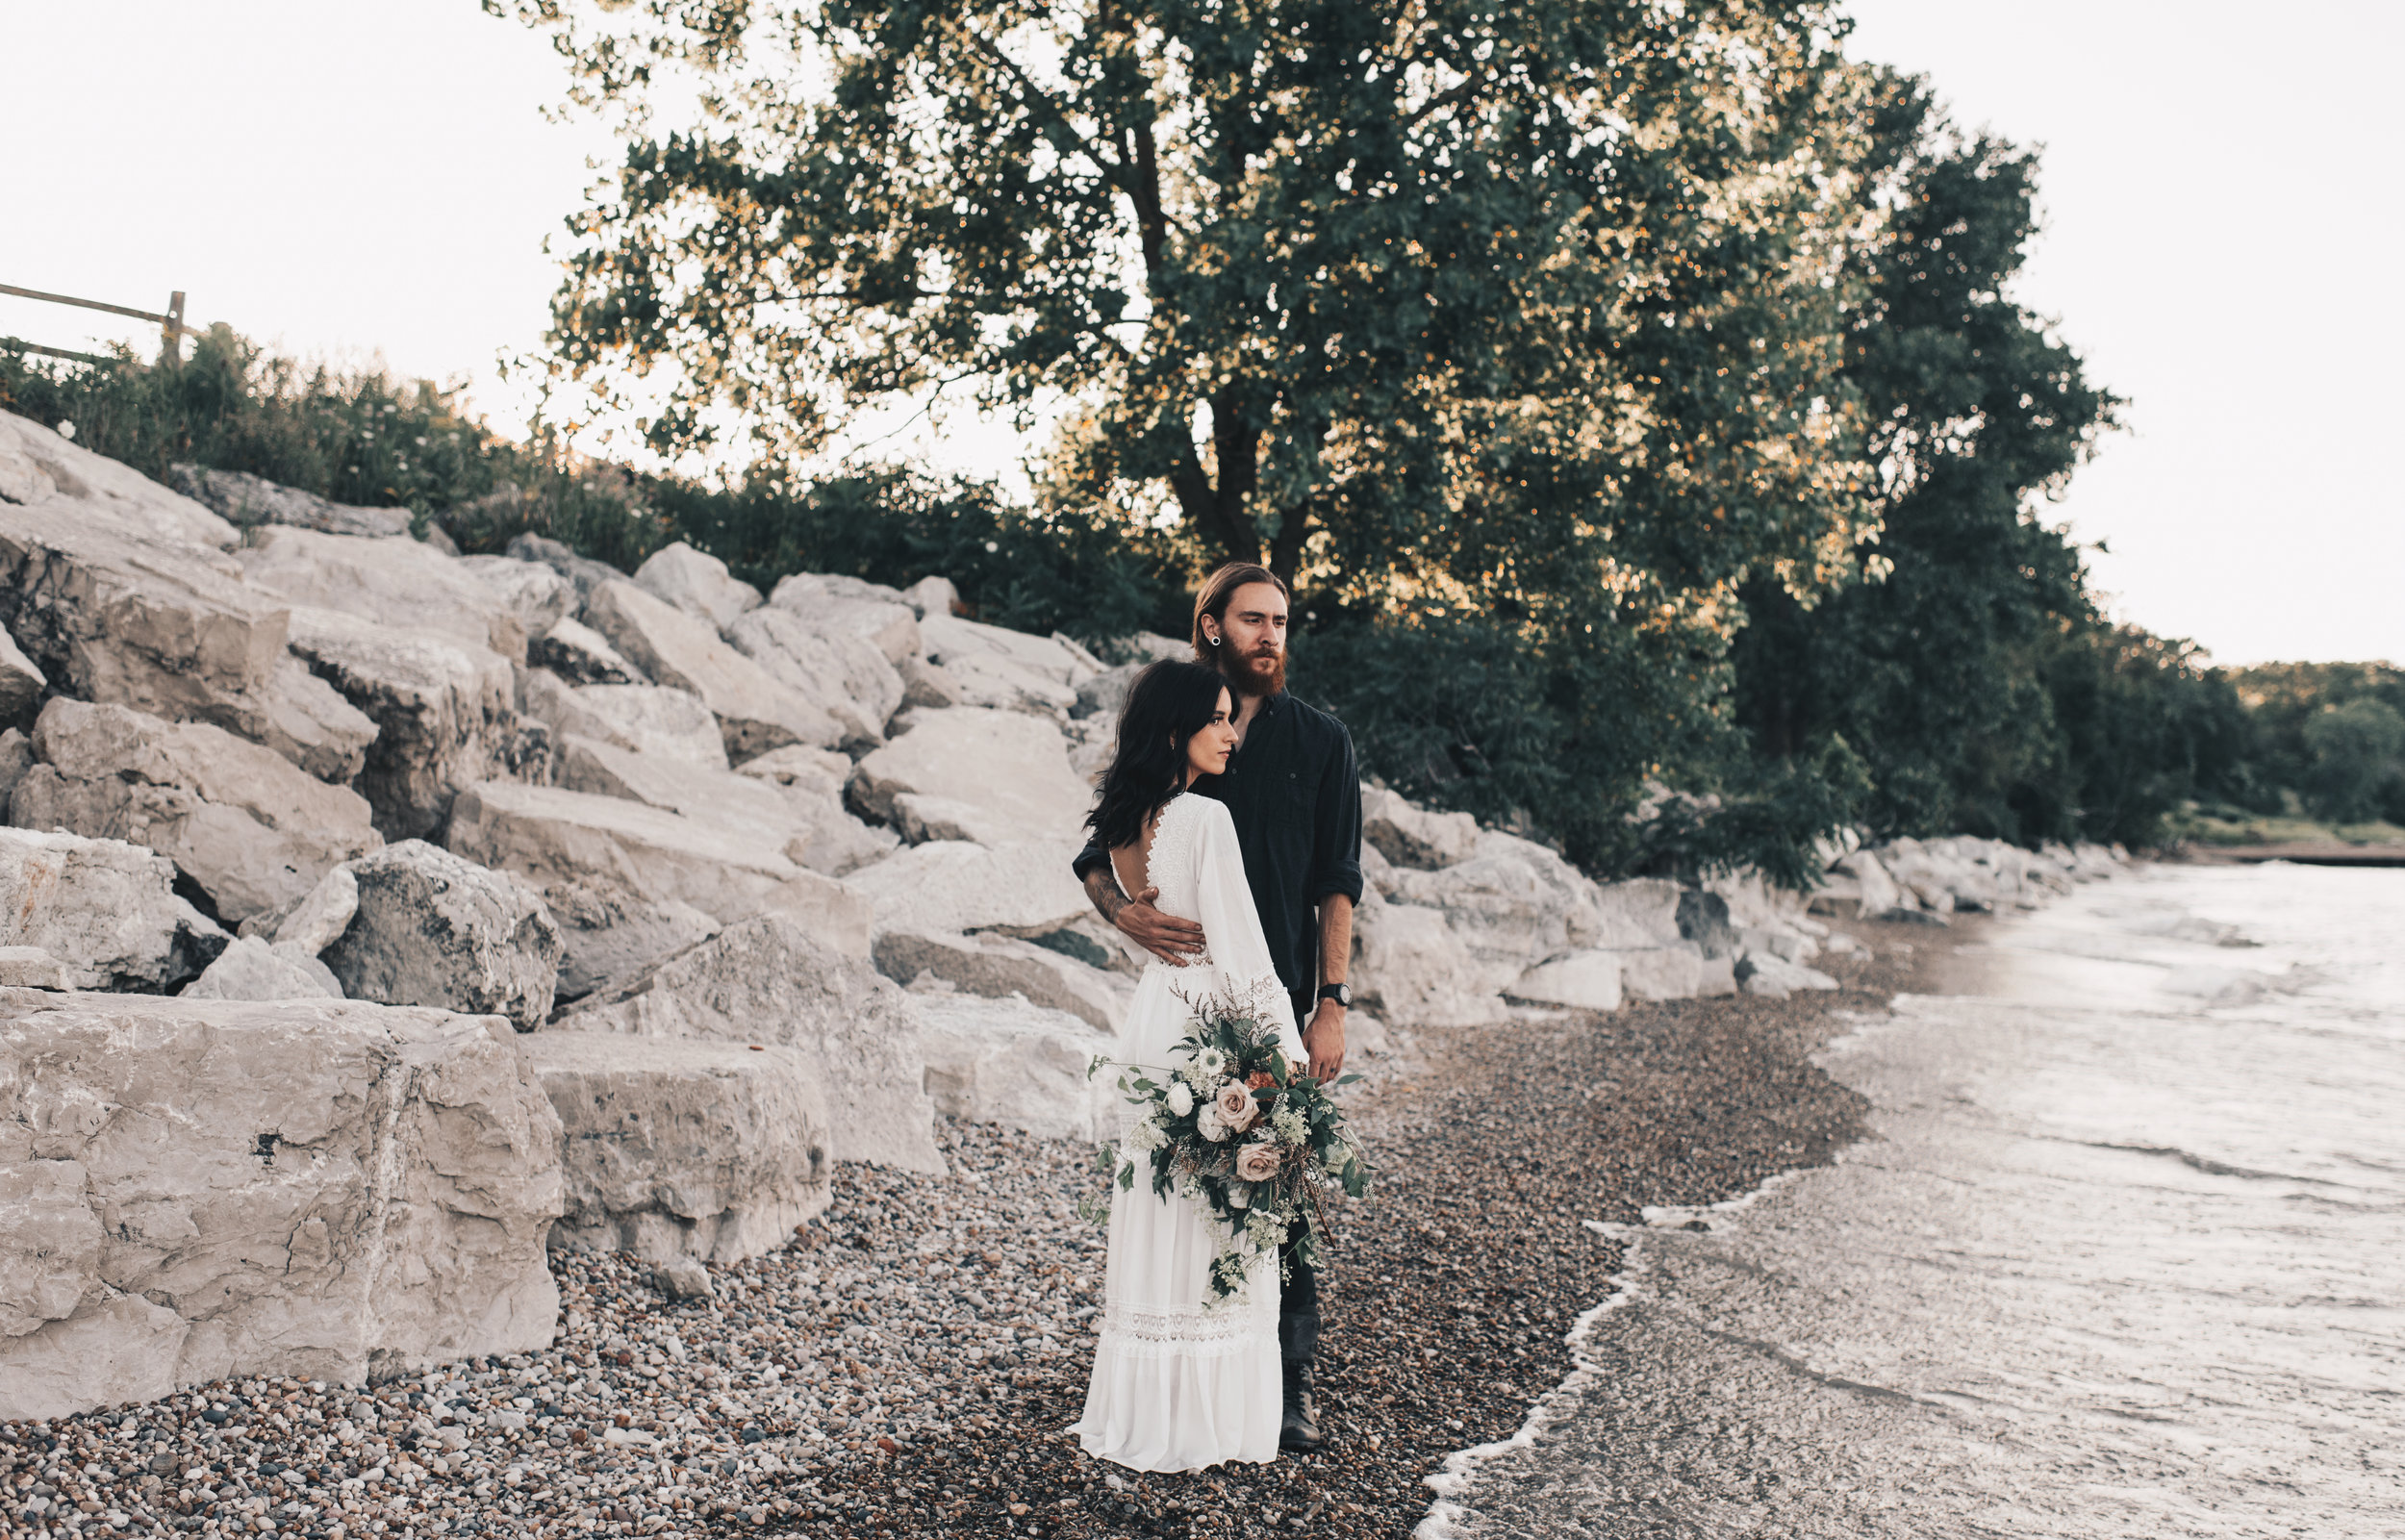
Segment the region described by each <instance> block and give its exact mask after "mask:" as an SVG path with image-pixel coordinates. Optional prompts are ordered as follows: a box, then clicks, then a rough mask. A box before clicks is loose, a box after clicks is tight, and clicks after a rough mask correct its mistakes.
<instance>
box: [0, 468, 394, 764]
mask: <svg viewBox="0 0 2405 1540" xmlns="http://www.w3.org/2000/svg"><path fill="white" fill-rule="evenodd" d="M106 463H107V464H111V465H114V461H112V462H106ZM118 468H119V469H120V470H122V469H124V467H118ZM126 473H127V474H129V475H130V474H132V472H130V471H128V472H126ZM136 479H138V480H139V479H140V478H139V477H138V478H136ZM45 485H46V483H45ZM144 485H148V483H144ZM176 501H178V502H183V503H186V504H187V506H189V507H190V508H192V509H193V510H194V511H195V512H196V513H197V514H199V515H200V516H201V517H203V518H208V519H210V520H212V521H214V522H215V523H216V524H217V525H219V526H220V527H221V528H223V529H226V530H231V529H232V527H233V526H231V525H228V524H225V523H224V521H223V520H222V519H217V518H216V517H215V515H213V514H208V513H207V512H206V511H205V510H201V509H200V508H199V506H198V505H197V504H192V503H190V502H189V500H188V499H183V498H178V499H176ZM121 507H122V504H120V503H101V502H95V501H93V500H92V499H90V498H84V497H67V496H49V497H46V499H45V500H44V501H42V502H40V503H38V504H37V505H35V506H32V507H24V506H18V505H16V504H13V503H10V502H5V501H0V622H5V624H6V627H7V630H8V632H9V635H10V636H11V638H12V639H13V641H14V642H15V644H16V645H17V646H18V647H20V648H21V649H23V653H24V656H25V658H26V659H27V660H28V661H29V662H30V663H31V664H32V665H33V666H35V667H36V668H37V669H39V670H40V672H41V673H42V675H43V676H44V678H46V679H47V681H48V682H49V686H50V688H52V689H54V690H56V691H57V692H58V693H59V694H65V695H71V696H73V697H74V698H76V699H78V700H90V701H98V702H102V703H105V704H111V705H120V706H131V707H133V708H134V709H135V710H137V711H143V712H148V713H149V714H150V715H152V716H154V717H161V718H165V720H169V721H206V722H214V723H215V724H216V725H217V726H220V727H223V728H226V729H227V730H229V731H231V732H235V733H239V734H241V736H242V737H244V738H247V739H250V740H251V741H252V742H254V743H259V744H265V745H266V746H267V747H269V748H272V749H274V750H275V751H276V752H277V753H279V754H282V755H283V756H284V757H285V758H287V759H289V760H291V762H292V763H293V764H295V765H298V766H300V767H301V769H303V770H307V771H309V772H310V773H311V774H313V775H316V776H318V777H319V778H321V779H324V780H331V781H344V780H348V779H349V778H350V777H351V776H353V775H355V774H357V773H358V771H359V768H360V764H361V759H362V755H363V754H364V752H365V750H366V748H367V745H368V743H369V742H370V741H371V740H372V739H373V738H374V737H375V735H376V728H375V724H374V723H373V722H371V721H369V720H367V718H366V717H365V716H363V715H362V714H361V713H360V712H359V711H357V710H356V709H354V708H353V707H351V706H349V705H347V704H346V703H345V702H344V701H343V700H342V697H341V696H340V695H338V694H336V693H335V692H334V690H333V689H332V688H331V687H329V686H328V685H326V684H325V683H324V682H323V681H321V680H318V679H316V678H313V677H312V676H311V675H310V673H309V671H308V669H305V668H303V667H302V666H301V664H300V663H299V662H298V661H297V660H296V659H294V658H293V657H292V656H291V654H290V653H289V652H288V651H287V650H286V647H285V643H286V640H287V638H288V635H289V630H290V625H291V616H290V614H289V612H288V610H287V608H286V607H285V606H284V605H283V604H281V603H279V602H277V601H276V600H275V599H274V598H272V597H271V596H270V595H268V594H266V593H260V592H258V591H257V590H255V589H253V588H251V587H250V586H249V585H248V584H247V583H245V582H243V581H242V569H241V563H239V562H237V561H236V560H235V559H234V558H233V557H231V556H228V555H226V554H225V553H223V552H222V551H219V550H217V549H215V547H214V546H212V545H204V544H183V543H169V542H167V541H166V537H165V534H164V533H155V534H154V535H153V536H152V538H138V537H137V536H135V535H131V534H128V533H126V532H125V530H124V528H122V527H120V523H119V521H115V520H113V519H112V518H110V517H109V515H110V513H111V512H112V510H114V509H120V508H121ZM163 522H165V523H166V524H167V525H168V526H169V527H171V524H172V521H163ZM141 527H142V528H144V529H145V530H149V529H150V527H151V526H149V525H147V524H145V525H143V526H141Z"/></svg>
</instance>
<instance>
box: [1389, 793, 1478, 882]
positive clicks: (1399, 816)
mask: <svg viewBox="0 0 2405 1540" xmlns="http://www.w3.org/2000/svg"><path fill="white" fill-rule="evenodd" d="M1361 838H1362V839H1364V840H1367V841H1368V842H1369V843H1370V844H1372V845H1374V846H1378V849H1379V853H1380V854H1381V855H1383V856H1385V858H1386V859H1387V860H1389V861H1391V862H1393V863H1394V864H1395V865H1396V866H1399V867H1416V868H1419V869H1422V870H1425V871H1435V870H1436V869H1437V868H1440V867H1449V866H1452V865H1453V864H1454V863H1456V862H1457V861H1467V860H1468V859H1470V857H1471V856H1472V855H1473V854H1475V853H1476V852H1477V848H1478V820H1476V819H1474V818H1472V817H1470V815H1469V814H1467V813H1431V812H1429V811H1428V810H1427V809H1425V808H1420V807H1415V806H1413V805H1412V804H1411V803H1409V802H1407V801H1405V800H1404V799H1403V798H1402V797H1401V796H1399V795H1396V794H1394V793H1393V792H1390V791H1387V790H1385V789H1384V788H1382V787H1377V786H1365V787H1363V788H1362V789H1361Z"/></svg>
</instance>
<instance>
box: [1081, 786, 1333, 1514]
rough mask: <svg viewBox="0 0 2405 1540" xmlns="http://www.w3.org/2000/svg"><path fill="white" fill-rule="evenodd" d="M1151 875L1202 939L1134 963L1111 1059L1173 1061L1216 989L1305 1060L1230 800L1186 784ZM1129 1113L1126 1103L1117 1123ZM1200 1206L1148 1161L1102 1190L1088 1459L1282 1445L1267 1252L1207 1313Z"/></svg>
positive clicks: (1205, 1236)
mask: <svg viewBox="0 0 2405 1540" xmlns="http://www.w3.org/2000/svg"><path fill="white" fill-rule="evenodd" d="M1146 879H1147V880H1148V881H1149V882H1150V883H1151V884H1152V886H1153V887H1155V888H1157V889H1159V890H1160V896H1159V897H1158V899H1157V900H1156V903H1157V905H1158V907H1159V908H1160V909H1161V910H1162V912H1163V913H1166V914H1172V915H1177V916H1178V917H1180V918H1182V919H1186V920H1194V921H1201V923H1202V937H1203V942H1204V946H1205V948H1206V949H1205V951H1204V953H1203V955H1202V957H1201V958H1200V959H1198V960H1197V961H1196V962H1194V963H1191V964H1189V965H1187V966H1186V967H1183V968H1173V967H1171V966H1170V965H1168V964H1166V963H1162V962H1158V961H1155V962H1152V963H1151V964H1149V965H1148V966H1147V967H1146V968H1145V970H1144V980H1143V982H1142V983H1140V984H1138V985H1137V986H1136V997H1135V1000H1134V1003H1133V1004H1132V1005H1130V1006H1129V1007H1128V1011H1127V1025H1126V1027H1125V1028H1123V1029H1122V1031H1121V1033H1120V1039H1119V1051H1118V1053H1117V1055H1116V1056H1117V1058H1118V1059H1119V1060H1120V1061H1121V1062H1122V1063H1125V1064H1130V1065H1150V1066H1158V1067H1160V1068H1163V1069H1166V1068H1168V1067H1169V1066H1170V1065H1171V1063H1172V1059H1171V1056H1170V1053H1171V1048H1172V1047H1173V1045H1175V1044H1176V1043H1177V1040H1178V1039H1179V1038H1182V1037H1184V1036H1185V1035H1186V1032H1187V1030H1188V1023H1189V1022H1191V1020H1192V1018H1193V1011H1192V1010H1191V1009H1190V1008H1189V1006H1188V1005H1187V1003H1186V1001H1187V1000H1189V999H1191V1000H1195V1001H1202V1000H1204V999H1207V998H1210V997H1214V996H1216V997H1218V998H1220V999H1223V1000H1227V1001H1229V1002H1232V1003H1234V1004H1235V1005H1237V1006H1238V1007H1239V1008H1240V1009H1243V1010H1247V1011H1251V1012H1258V1013H1262V1015H1263V1017H1264V1018H1265V1019H1267V1020H1270V1021H1274V1022H1278V1023H1279V1025H1278V1032H1279V1036H1280V1037H1281V1038H1283V1039H1284V1042H1285V1048H1286V1052H1287V1054H1288V1055H1289V1056H1291V1057H1292V1058H1293V1059H1295V1060H1296V1061H1297V1062H1298V1063H1300V1062H1301V1061H1302V1059H1303V1056H1304V1055H1303V1039H1302V1036H1301V1034H1300V1033H1298V1032H1297V1031H1296V1030H1295V1022H1294V1007H1293V1004H1292V1002H1291V1001H1290V1000H1289V999H1288V998H1287V996H1286V990H1285V986H1284V985H1283V984H1280V983H1279V982H1278V973H1277V971H1276V970H1275V969H1274V968H1272V967H1271V966H1270V956H1269V944H1268V942H1267V941H1265V940H1263V939H1262V935H1261V920H1260V916H1259V915H1258V914H1257V913H1256V912H1255V911H1254V909H1253V891H1252V889H1250V888H1248V887H1247V886H1246V885H1245V880H1244V857H1243V856H1242V855H1241V854H1240V853H1239V852H1238V850H1237V848H1236V826H1235V824H1234V823H1233V822H1232V821H1231V820H1229V818H1228V809H1227V808H1226V807H1225V806H1224V805H1222V804H1221V803H1219V802H1215V801H1213V800H1211V799H1210V798H1209V797H1206V796H1197V795H1193V794H1191V793H1188V794H1186V795H1181V796H1178V797H1177V799H1175V800H1174V801H1172V802H1171V803H1170V804H1169V806H1168V807H1167V808H1165V809H1163V810H1162V812H1161V818H1160V823H1159V824H1158V826H1157V827H1156V828H1155V830H1154V832H1153V835H1152V854H1151V857H1150V860H1149V864H1148V868H1147V871H1146ZM1181 996H1182V997H1184V998H1180V997H1181ZM1103 1073H1112V1072H1110V1071H1108V1070H1105V1071H1104V1072H1103ZM1133 1123H1134V1113H1133V1110H1132V1109H1130V1110H1129V1112H1128V1114H1127V1118H1126V1120H1125V1123H1124V1124H1123V1128H1122V1132H1123V1133H1124V1132H1125V1129H1126V1126H1131V1125H1132V1124H1133ZM1208 1215H1209V1211H1208V1209H1207V1208H1205V1207H1202V1206H1201V1205H1198V1204H1196V1203H1194V1202H1191V1201H1189V1200H1187V1199H1182V1198H1179V1197H1177V1196H1176V1194H1174V1193H1173V1194H1171V1195H1170V1196H1168V1197H1165V1198H1164V1197H1156V1196H1155V1195H1154V1194H1153V1192H1152V1172H1151V1168H1150V1164H1149V1162H1147V1161H1146V1160H1144V1159H1143V1157H1138V1163H1137V1170H1136V1183H1135V1187H1134V1188H1133V1190H1131V1191H1127V1192H1122V1191H1119V1190H1117V1189H1114V1190H1113V1192H1112V1195H1111V1222H1110V1261H1109V1272H1108V1275H1107V1277H1106V1279H1105V1283H1104V1288H1103V1303H1102V1330H1101V1342H1100V1344H1098V1345H1097V1347H1096V1348H1095V1351H1094V1378H1093V1380H1092V1382H1091V1383H1090V1384H1089V1385H1088V1386H1087V1388H1086V1398H1085V1415H1084V1416H1083V1417H1080V1418H1079V1419H1078V1420H1077V1422H1076V1425H1075V1426H1073V1427H1072V1428H1071V1431H1072V1432H1075V1433H1076V1434H1077V1435H1078V1439H1079V1442H1080V1443H1082V1444H1083V1445H1084V1446H1085V1452H1087V1453H1089V1454H1091V1455H1093V1456H1094V1457H1095V1458H1097V1459H1104V1460H1109V1461H1111V1462H1113V1463H1114V1464H1118V1465H1124V1466H1127V1467H1128V1468H1130V1469H1132V1470H1138V1471H1193V1470H1200V1469H1202V1467H1204V1466H1206V1465H1216V1464H1218V1463H1220V1462H1221V1461H1223V1460H1245V1461H1250V1462H1252V1463H1253V1464H1264V1463H1266V1462H1268V1461H1270V1460H1274V1459H1276V1458H1277V1457H1278V1422H1279V1418H1280V1416H1281V1414H1282V1411H1283V1398H1282V1390H1281V1383H1280V1378H1279V1371H1278V1260H1277V1258H1276V1257H1274V1256H1269V1255H1263V1256H1261V1257H1260V1258H1258V1259H1256V1261H1255V1262H1254V1264H1253V1271H1252V1276H1251V1278H1250V1281H1249V1282H1248V1285H1247V1287H1246V1290H1245V1292H1244V1293H1243V1294H1242V1295H1239V1296H1235V1297H1232V1298H1229V1299H1228V1300H1222V1301H1220V1302H1219V1303H1217V1304H1215V1305H1213V1306H1211V1307H1210V1308H1209V1309H1207V1310H1206V1309H1204V1308H1203V1303H1202V1301H1203V1300H1205V1299H1206V1298H1208V1297H1209V1292H1208V1291H1209V1285H1208V1272H1209V1268H1210V1263H1211V1258H1212V1257H1213V1256H1214V1255H1216V1254H1217V1252H1218V1250H1219V1242H1220V1237H1221V1235H1222V1234H1223V1233H1224V1232H1225V1226H1223V1225H1221V1224H1219V1223H1218V1222H1217V1221H1215V1220H1212V1219H1210V1218H1209V1217H1208Z"/></svg>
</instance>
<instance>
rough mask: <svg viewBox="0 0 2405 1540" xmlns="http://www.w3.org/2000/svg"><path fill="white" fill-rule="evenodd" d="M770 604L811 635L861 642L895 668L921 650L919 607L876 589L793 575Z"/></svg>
mask: <svg viewBox="0 0 2405 1540" xmlns="http://www.w3.org/2000/svg"><path fill="white" fill-rule="evenodd" d="M769 604H770V607H771V608H772V609H778V610H782V611H784V612H786V613H787V614H789V615H792V616H795V617H797V619H800V620H802V621H803V622H805V623H807V624H808V625H809V626H810V627H811V628H812V629H813V630H817V631H821V632H824V633H826V634H829V635H837V634H841V635H849V636H855V637H859V638H862V639H863V640H865V641H867V642H869V643H871V644H873V645H874V646H875V647H876V649H877V651H878V652H879V653H881V654H882V655H883V656H884V658H885V661H886V662H888V663H890V664H894V665H897V666H899V664H901V662H902V661H903V660H904V659H907V658H914V657H917V656H919V655H920V653H921V652H923V651H924V644H923V642H922V640H921V637H920V632H919V617H920V615H921V613H922V612H921V609H920V606H919V605H917V604H915V603H913V602H912V601H911V599H910V598H909V597H908V596H907V595H905V594H903V593H899V592H898V591H897V590H894V589H890V588H887V587H885V586H884V585H883V584H881V583H870V582H865V581H863V580H862V579H860V578H856V577H844V576H841V575H838V574H833V573H824V572H796V573H795V574H793V575H792V576H791V577H787V578H783V579H780V580H779V581H778V583H777V585H776V589H775V592H773V593H771V594H770V595H769ZM946 613H948V614H949V611H947V612H946Z"/></svg>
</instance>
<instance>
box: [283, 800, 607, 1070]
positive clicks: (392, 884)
mask: <svg viewBox="0 0 2405 1540" xmlns="http://www.w3.org/2000/svg"><path fill="white" fill-rule="evenodd" d="M350 872H351V876H352V878H353V879H354V880H355V881H356V882H357V883H358V885H359V907H358V912H357V913H356V914H354V915H353V916H352V917H351V922H350V923H349V924H348V925H347V926H345V927H344V928H343V931H342V935H341V936H340V937H339V938H337V939H336V940H335V941H334V943H333V944H332V945H331V946H329V947H326V949H325V950H324V951H323V952H322V953H321V954H320V955H321V956H322V957H323V959H324V961H325V965H326V966H327V967H328V968H331V969H332V970H333V971H334V976H335V977H336V978H338V979H340V980H341V981H342V993H343V994H344V995H347V996H349V997H351V998H352V999H362V1000H376V1001H378V1002H380V1003H383V1004H387V1005H431V1006H439V1007H441V1008H443V1009H444V1010H456V1011H468V1012H473V1013H476V1014H479V1015H494V1016H500V1017H505V1018H507V1019H508V1020H509V1022H511V1024H513V1025H515V1026H516V1027H517V1028H518V1029H519V1031H521V1032H531V1031H533V1030H534V1029H535V1028H536V1027H538V1026H541V1025H542V1024H543V1021H544V1017H546V1016H548V1015H550V1014H551V998H552V994H553V992H554V990H555V988H556V987H557V984H558V981H559V969H560V928H559V925H558V923H557V922H556V921H553V920H552V918H551V912H550V910H549V909H548V908H546V907H545V906H544V902H543V899H542V898H541V897H540V896H537V895H536V894H535V893H533V892H531V891H529V890H528V889H527V888H525V887H523V886H521V885H520V884H519V883H516V882H513V881H511V880H510V879H509V877H508V876H506V875H504V874H503V873H501V872H498V871H491V870H489V869H487V868H484V867H480V866H478V865H476V864H475V863H474V862H472V861H468V860H466V859H463V858H462V857H460V856H457V855H454V854H453V853H451V852H450V851H448V850H445V849H443V848H442V847H441V846H433V845H428V844H426V843H425V842H424V841H423V840H403V841H402V842H401V843H400V844H398V845H394V846H388V847H387V848H385V849H382V850H379V851H377V852H376V853H375V854H373V855H369V856H364V857H362V858H361V859H359V860H357V861H354V862H352V863H351V864H350Z"/></svg>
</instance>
